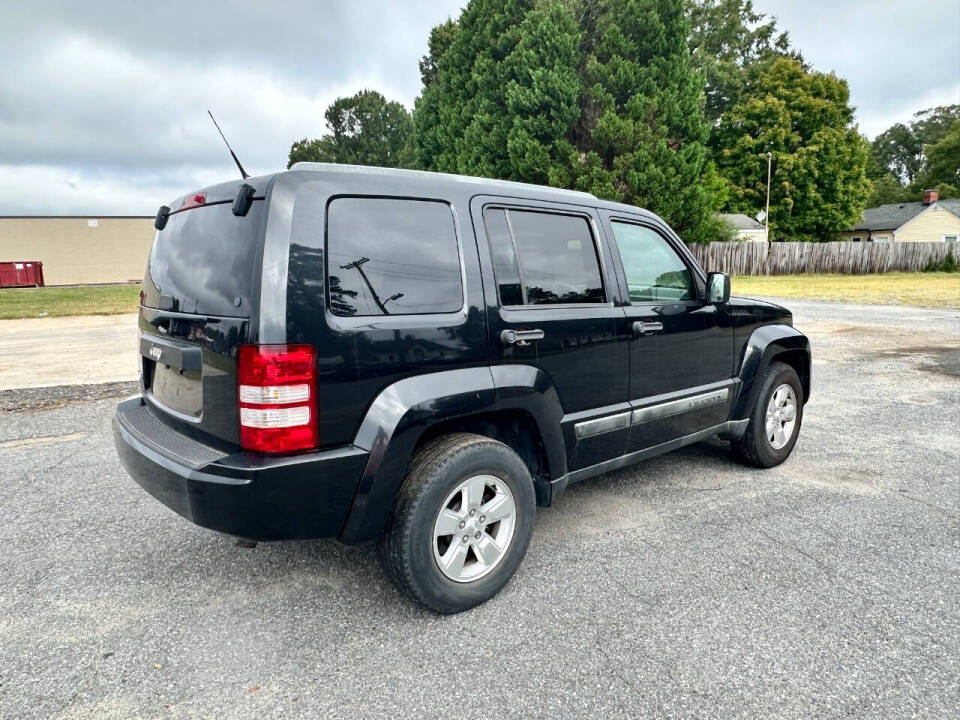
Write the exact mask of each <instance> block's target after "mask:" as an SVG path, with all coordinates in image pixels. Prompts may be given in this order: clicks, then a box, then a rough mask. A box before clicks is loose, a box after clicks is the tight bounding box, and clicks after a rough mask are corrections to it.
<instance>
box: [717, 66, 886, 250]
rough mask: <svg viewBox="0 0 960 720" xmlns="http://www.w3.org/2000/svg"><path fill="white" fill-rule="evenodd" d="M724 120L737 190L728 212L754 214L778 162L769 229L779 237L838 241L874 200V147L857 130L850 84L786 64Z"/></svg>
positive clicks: (728, 163)
mask: <svg viewBox="0 0 960 720" xmlns="http://www.w3.org/2000/svg"><path fill="white" fill-rule="evenodd" d="M747 96H748V99H746V100H741V102H740V103H738V104H737V105H735V106H734V107H733V108H732V109H731V110H730V111H729V112H728V113H727V114H726V115H724V117H723V118H722V119H721V122H720V127H719V128H718V132H717V137H718V141H719V149H718V151H717V164H718V167H719V169H720V172H721V174H722V175H723V176H724V178H725V179H726V180H727V181H728V182H729V184H730V199H729V201H728V209H729V210H730V211H733V212H745V213H749V214H753V213H754V212H756V210H757V209H758V208H760V207H763V204H764V202H765V199H766V180H767V172H766V170H767V152H770V153H772V156H773V180H772V185H771V198H770V227H771V230H772V231H773V232H774V233H775V234H776V235H777V236H779V237H780V238H783V239H790V240H819V241H825V240H833V239H835V236H836V234H837V233H838V232H839V231H841V230H843V229H844V228H846V227H849V226H850V225H852V224H853V223H854V222H856V220H857V219H858V217H859V215H860V212H861V210H862V209H863V207H864V205H865V201H866V199H867V196H868V195H869V193H870V189H871V186H870V181H869V180H868V179H867V175H866V167H867V158H868V146H867V143H866V140H864V139H863V138H862V137H861V136H860V134H859V133H858V132H857V129H856V127H855V126H854V125H853V108H852V107H851V106H850V104H849V90H848V87H847V83H846V82H845V81H844V80H841V79H840V78H838V77H837V76H836V75H833V74H824V73H818V72H808V71H807V70H805V69H804V67H803V65H802V64H801V63H800V62H798V61H796V60H793V59H789V58H780V59H777V60H775V61H773V62H771V63H770V64H769V65H768V67H767V68H766V70H765V71H763V72H762V73H760V74H759V75H758V77H757V79H756V81H755V84H753V85H752V86H751V87H750V88H749V89H748V93H747Z"/></svg>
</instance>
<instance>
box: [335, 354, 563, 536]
mask: <svg viewBox="0 0 960 720" xmlns="http://www.w3.org/2000/svg"><path fill="white" fill-rule="evenodd" d="M562 417H563V410H562V408H561V407H560V402H559V398H558V396H557V394H556V391H555V389H554V388H553V386H552V383H550V382H549V379H547V378H546V376H545V375H544V374H543V373H542V372H540V371H539V370H537V368H533V367H530V366H495V367H477V368H465V369H460V370H449V371H444V372H438V373H429V374H426V375H418V376H415V377H410V378H405V379H403V380H400V381H398V382H396V383H394V384H392V385H390V386H389V387H387V388H385V389H384V390H383V391H382V392H381V393H380V394H379V395H378V396H377V397H376V398H375V399H374V401H373V403H372V404H371V405H370V408H369V409H368V410H367V413H366V415H365V416H364V419H363V421H362V422H361V424H360V429H359V430H358V431H357V434H356V437H355V438H354V445H356V446H358V447H360V448H363V449H365V450H367V451H368V453H369V455H368V458H367V463H366V466H365V468H364V471H363V475H362V477H361V479H360V482H359V484H358V487H357V491H356V493H355V495H354V499H353V504H352V506H351V510H350V513H349V515H348V517H347V520H346V523H345V524H344V528H343V531H342V533H341V535H340V539H341V540H342V541H343V542H345V543H360V542H366V541H368V540H374V539H376V538H377V537H379V536H380V534H381V533H382V532H383V529H384V527H385V525H386V522H387V518H388V517H389V514H390V512H391V511H392V509H393V503H394V499H395V497H396V494H397V491H398V490H399V488H400V485H401V483H402V482H403V478H404V477H405V476H406V473H407V468H408V466H409V464H410V460H411V458H412V457H413V454H414V452H415V451H416V449H417V448H418V447H419V446H421V445H422V444H423V443H424V442H426V441H428V440H430V439H433V438H435V437H438V436H440V435H442V434H445V433H447V432H461V431H467V432H477V433H478V434H481V435H486V436H488V437H492V438H493V439H495V440H499V441H501V442H503V443H504V444H506V445H508V446H509V447H511V448H512V449H514V451H515V452H517V454H518V455H520V457H521V458H522V459H523V460H524V462H525V463H526V464H527V467H528V468H530V469H531V475H532V476H533V477H534V480H535V483H536V484H535V490H536V492H537V501H538V503H542V504H549V502H550V495H549V488H550V483H549V480H550V478H552V477H560V476H562V475H563V474H564V473H565V472H566V452H565V448H564V445H563V436H562V433H561V430H560V418H562ZM533 433H535V436H534V435H533Z"/></svg>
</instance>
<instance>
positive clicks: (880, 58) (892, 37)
mask: <svg viewBox="0 0 960 720" xmlns="http://www.w3.org/2000/svg"><path fill="white" fill-rule="evenodd" d="M755 5H756V7H757V9H758V10H760V11H761V12H765V13H768V14H771V15H774V16H776V17H777V19H778V25H779V26H780V27H781V28H782V29H784V30H788V31H789V32H790V37H791V39H792V41H793V44H794V45H795V46H796V47H798V48H799V49H800V50H801V51H802V52H803V54H804V56H805V57H806V59H807V60H808V61H810V62H811V63H812V64H813V66H814V67H815V68H816V69H817V70H822V71H825V72H830V71H835V72H836V73H837V74H838V75H840V76H841V77H844V78H846V80H847V82H848V83H849V84H850V97H851V101H852V103H853V104H854V105H855V106H856V107H857V119H858V121H859V125H860V130H861V132H863V133H864V134H866V135H867V136H869V137H871V138H872V137H873V136H875V135H877V134H878V133H880V132H882V131H883V130H885V129H886V128H888V127H889V126H890V125H892V124H893V123H895V122H905V121H909V120H910V118H911V116H912V115H913V113H915V112H916V111H917V110H923V109H925V108H928V107H931V106H934V105H944V104H950V103H960V1H958V0H909V2H907V1H904V0H881V1H877V0H842V1H839V2H838V0H804V1H803V2H797V1H796V0H756V1H755Z"/></svg>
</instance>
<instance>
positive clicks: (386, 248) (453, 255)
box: [327, 198, 463, 316]
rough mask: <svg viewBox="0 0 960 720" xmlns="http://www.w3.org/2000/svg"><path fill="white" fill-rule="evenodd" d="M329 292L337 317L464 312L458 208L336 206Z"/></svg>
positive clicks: (330, 231) (331, 217)
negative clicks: (456, 222) (455, 219)
mask: <svg viewBox="0 0 960 720" xmlns="http://www.w3.org/2000/svg"><path fill="white" fill-rule="evenodd" d="M327 288H328V289H329V293H330V309H331V311H332V312H333V313H335V314H337V315H351V316H352V315H410V314H418V313H448V312H456V311H458V310H460V309H461V308H462V307H463V284H462V280H461V273H460V249H459V246H458V244H457V233H456V229H455V227H454V224H453V212H452V211H451V209H450V206H449V205H447V204H446V203H443V202H437V201H431V200H399V199H391V198H337V199H335V200H333V201H331V202H330V205H329V206H328V208H327Z"/></svg>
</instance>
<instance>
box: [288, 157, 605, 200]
mask: <svg viewBox="0 0 960 720" xmlns="http://www.w3.org/2000/svg"><path fill="white" fill-rule="evenodd" d="M290 169H291V170H305V171H309V172H339V173H355V174H357V175H381V176H384V177H398V178H399V177H404V178H419V179H421V180H448V181H451V182H462V183H470V184H472V185H485V186H487V187H500V188H511V187H512V188H523V189H525V190H536V191H538V192H545V193H557V194H558V195H566V196H567V197H578V198H583V199H589V200H596V199H597V197H596V196H595V195H592V194H591V193H588V192H583V191H582V190H565V189H564V188H555V187H550V186H549V185H534V184H533V183H524V182H516V181H514V180H494V179H492V178H482V177H474V176H472V175H453V174H451V173H441V172H431V171H428V170H406V169H401V168H385V167H376V166H373V165H341V164H340V163H319V162H298V163H294V165H293V166H292V167H291V168H290Z"/></svg>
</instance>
